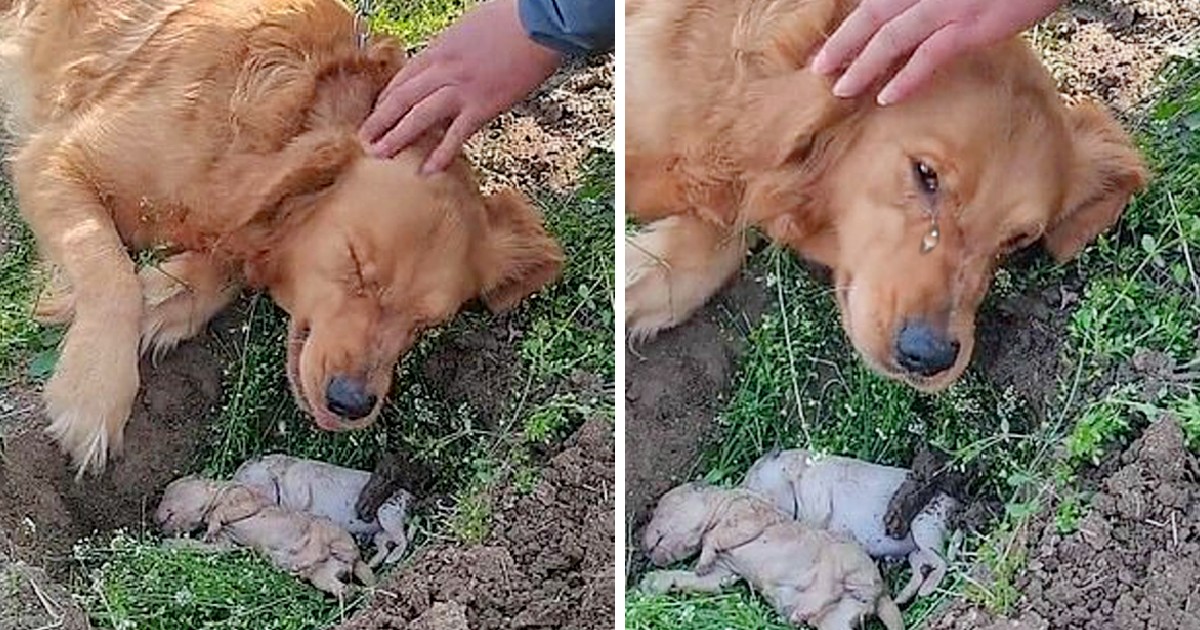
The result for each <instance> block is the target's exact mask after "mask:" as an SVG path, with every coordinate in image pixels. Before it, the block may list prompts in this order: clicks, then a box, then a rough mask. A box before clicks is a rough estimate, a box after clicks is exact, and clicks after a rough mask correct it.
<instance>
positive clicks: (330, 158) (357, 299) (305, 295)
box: [231, 131, 562, 430]
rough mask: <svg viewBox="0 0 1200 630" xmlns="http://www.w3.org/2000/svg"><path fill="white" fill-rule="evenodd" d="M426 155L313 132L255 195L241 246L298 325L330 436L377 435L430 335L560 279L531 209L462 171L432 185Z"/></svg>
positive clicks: (295, 383)
mask: <svg viewBox="0 0 1200 630" xmlns="http://www.w3.org/2000/svg"><path fill="white" fill-rule="evenodd" d="M422 155H423V154H419V152H417V151H410V152H406V153H404V154H402V155H400V156H398V157H397V158H396V159H394V160H387V161H384V160H375V159H370V158H368V157H367V156H366V155H365V154H364V152H363V149H362V147H361V146H360V144H359V143H358V142H357V140H356V139H355V138H354V137H353V135H352V134H350V133H346V132H345V131H342V132H337V131H327V132H320V131H314V132H310V133H309V134H306V136H302V137H301V138H299V139H297V140H296V141H295V142H293V143H292V145H291V146H289V147H287V148H286V149H285V150H284V151H283V152H281V154H280V155H279V156H277V157H274V158H273V160H274V164H275V166H274V167H273V168H272V169H266V170H265V171H264V175H263V176H262V177H261V178H260V179H261V181H258V182H257V183H255V184H253V185H252V186H250V188H249V190H247V191H246V194H244V195H243V197H244V198H248V199H250V200H251V201H249V202H248V203H250V204H251V207H252V208H255V210H254V211H253V215H252V217H251V218H250V219H249V220H248V221H247V224H246V225H245V226H243V227H242V228H241V229H240V230H238V238H237V241H238V242H237V243H233V244H231V247H232V248H233V249H234V250H235V251H236V252H237V253H238V255H239V256H240V257H241V258H242V259H244V260H245V261H246V275H247V277H248V279H249V280H250V282H251V284H254V285H257V286H261V287H264V288H265V289H267V290H268V291H269V292H270V294H271V296H272V298H274V300H275V301H276V302H277V303H278V304H279V305H280V306H281V307H282V308H283V309H284V310H285V311H287V313H288V315H289V316H290V323H289V334H288V344H287V345H288V348H287V367H288V378H289V380H290V382H291V385H292V389H293V392H294V393H295V396H296V399H297V401H298V403H299V404H300V406H301V407H302V408H304V409H305V410H306V411H308V412H309V413H311V414H312V416H313V417H314V419H315V421H316V423H317V424H318V425H319V426H320V427H322V428H324V429H328V430H344V429H354V428H361V427H364V426H367V425H369V424H370V423H371V422H373V421H374V419H375V418H376V417H377V416H378V414H379V411H380V409H381V408H382V405H383V400H384V397H385V396H386V394H387V393H388V389H389V387H390V385H391V381H392V376H393V373H394V371H395V366H396V363H397V361H398V360H399V359H400V357H401V356H402V355H403V354H404V353H405V352H406V351H407V350H409V349H410V348H411V347H412V345H413V344H414V343H415V342H416V340H417V338H418V337H419V335H420V334H421V332H422V331H424V330H426V329H428V328H431V327H434V326H437V325H439V324H441V323H443V322H445V321H447V320H448V319H450V318H451V316H453V315H454V314H455V313H456V312H457V311H458V310H459V309H460V308H461V307H462V306H463V304H464V303H466V302H468V301H470V300H473V299H476V298H479V299H480V300H482V302H483V303H485V304H486V305H487V306H488V307H489V308H491V309H492V310H493V311H502V310H505V309H508V308H511V307H513V306H514V305H516V304H517V303H518V302H519V301H520V300H522V299H523V298H525V297H526V296H528V295H529V294H531V293H533V292H534V291H537V290H538V289H540V288H541V287H543V286H544V285H546V284H547V283H549V282H550V281H552V280H553V279H554V278H555V277H556V276H557V274H558V272H559V270H560V268H561V265H562V252H561V249H560V248H559V246H558V245H557V243H555V241H554V240H553V239H552V238H550V237H549V236H548V235H547V234H546V232H545V230H544V229H543V227H542V223H541V216H540V215H539V213H538V212H537V211H536V210H535V208H534V207H533V205H532V204H531V203H530V202H529V201H528V200H526V199H525V198H524V197H522V196H520V195H519V194H517V193H515V192H502V193H499V194H495V195H492V196H490V197H486V198H485V197H484V196H483V195H482V194H481V193H480V191H479V189H478V188H477V187H476V185H475V183H474V180H473V177H472V175H471V173H470V171H469V169H468V167H467V166H466V165H465V163H462V162H461V161H460V163H458V164H455V165H454V166H453V167H452V168H451V169H449V170H447V171H446V172H444V173H441V174H436V175H431V176H421V175H419V174H418V168H419V166H420V163H421V158H422Z"/></svg>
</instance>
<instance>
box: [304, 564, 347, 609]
mask: <svg viewBox="0 0 1200 630" xmlns="http://www.w3.org/2000/svg"><path fill="white" fill-rule="evenodd" d="M348 573H349V570H348V568H347V567H346V565H345V564H343V563H341V562H338V561H337V560H334V559H333V558H329V559H327V560H325V561H324V562H321V563H320V564H317V565H316V566H314V567H313V568H312V569H311V570H310V571H309V572H308V575H307V576H305V577H307V578H308V581H309V582H310V583H311V584H312V585H313V586H315V587H316V588H317V590H320V591H324V592H326V593H329V594H330V595H333V596H334V597H337V598H338V600H339V601H340V600H341V599H343V598H345V597H346V591H347V588H348V586H347V584H346V583H345V582H343V581H342V576H345V575H347V574H348Z"/></svg>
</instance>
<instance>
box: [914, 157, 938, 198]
mask: <svg viewBox="0 0 1200 630" xmlns="http://www.w3.org/2000/svg"><path fill="white" fill-rule="evenodd" d="M912 168H913V179H915V180H916V182H917V187H918V188H920V189H921V192H923V193H925V194H926V195H930V196H932V195H934V194H936V193H937V191H938V174H937V171H935V170H933V167H931V166H929V165H928V164H926V163H924V162H922V161H921V160H913V166H912Z"/></svg>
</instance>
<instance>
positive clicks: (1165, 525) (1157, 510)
mask: <svg viewBox="0 0 1200 630" xmlns="http://www.w3.org/2000/svg"><path fill="white" fill-rule="evenodd" d="M1110 459H1111V460H1113V461H1112V462H1110V465H1109V466H1102V467H1101V468H1100V469H1101V470H1104V469H1106V468H1108V469H1115V470H1111V472H1109V473H1107V474H1104V475H1103V477H1102V478H1101V479H1099V480H1097V486H1098V487H1097V494H1096V496H1095V497H1094V499H1093V501H1092V504H1091V509H1090V511H1089V513H1088V514H1087V516H1086V517H1084V519H1083V520H1082V521H1081V522H1080V523H1079V528H1078V531H1076V532H1075V533H1071V534H1068V535H1062V534H1060V533H1058V530H1057V528H1056V525H1055V523H1054V519H1053V511H1049V512H1047V515H1046V516H1043V517H1042V518H1041V519H1040V520H1039V521H1037V522H1036V523H1034V524H1033V525H1032V526H1031V528H1030V530H1029V536H1028V537H1027V538H1026V539H1025V540H1024V541H1023V542H1024V545H1025V549H1024V551H1025V552H1026V553H1027V554H1028V557H1029V566H1028V569H1027V571H1026V572H1025V574H1023V575H1022V576H1021V577H1020V578H1019V581H1018V583H1017V587H1018V588H1019V589H1020V591H1021V592H1022V594H1023V595H1022V598H1021V601H1020V602H1019V603H1018V604H1017V609H1018V610H1020V611H1021V613H1020V619H1018V620H1017V623H1019V624H1024V625H1017V626H1014V625H1006V624H1013V623H1014V622H1012V621H1009V620H1003V619H994V618H992V617H990V616H989V615H987V614H986V613H983V612H981V611H978V610H972V609H968V608H966V607H964V606H962V605H960V606H959V607H957V608H955V609H952V610H951V611H949V612H948V613H947V614H945V615H944V616H943V617H942V618H941V619H939V620H938V621H937V622H936V623H935V624H934V625H933V626H931V627H933V628H936V629H945V630H960V629H961V630H966V629H967V628H971V629H974V628H983V627H994V628H1009V627H1025V628H1031V629H1042V628H1064V629H1073V628H1079V629H1081V630H1083V629H1086V630H1140V629H1143V628H1144V629H1147V630H1150V629H1154V630H1160V629H1161V630H1168V629H1170V630H1175V629H1178V630H1184V629H1192V628H1200V484H1198V483H1197V474H1198V473H1200V467H1197V461H1196V459H1195V458H1194V457H1193V456H1192V455H1191V454H1190V453H1189V452H1188V450H1187V448H1186V445H1185V441H1184V435H1183V430H1182V429H1181V428H1180V427H1179V425H1178V424H1177V423H1176V422H1175V421H1173V420H1171V419H1165V420H1161V421H1158V422H1155V423H1154V424H1152V425H1150V427H1149V428H1147V429H1146V431H1145V433H1143V434H1142V437H1141V438H1139V439H1138V440H1137V441H1135V442H1134V443H1133V444H1132V445H1131V446H1130V447H1129V448H1128V449H1127V450H1126V451H1125V452H1124V454H1113V455H1112V456H1111V457H1110ZM1017 551H1020V550H1017ZM993 624H994V625H993Z"/></svg>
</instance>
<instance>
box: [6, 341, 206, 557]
mask: <svg viewBox="0 0 1200 630" xmlns="http://www.w3.org/2000/svg"><path fill="white" fill-rule="evenodd" d="M142 375H143V383H142V393H141V395H140V396H139V397H138V400H137V402H136V403H135V405H134V410H133V416H132V418H131V419H130V422H129V425H128V426H127V427H126V429H125V445H126V453H125V457H124V458H122V459H120V460H116V461H115V462H112V463H111V464H110V465H109V466H108V468H107V469H106V471H105V472H104V474H103V475H102V476H100V477H85V478H84V479H83V480H81V481H78V482H76V481H75V479H74V472H73V470H72V469H71V468H70V466H69V462H68V461H67V458H66V456H65V455H63V454H61V453H60V452H59V450H58V448H57V447H56V446H55V445H54V444H53V443H52V442H51V440H50V439H49V438H48V437H47V436H46V435H45V434H44V433H43V432H42V431H41V427H42V424H43V421H42V419H41V417H40V406H37V405H35V404H33V401H36V398H35V397H34V396H33V395H32V393H31V392H28V391H20V393H18V391H17V390H14V391H11V392H10V393H8V394H7V395H6V397H11V398H15V399H18V400H22V401H26V403H27V406H25V407H24V409H25V410H26V411H27V412H30V413H29V415H25V416H24V417H23V418H22V419H21V420H20V421H14V422H13V424H11V425H9V427H8V429H7V431H8V432H7V433H6V434H5V437H4V457H3V460H2V462H0V533H7V535H8V537H9V538H10V539H11V541H12V543H13V545H14V548H15V554H14V555H15V557H16V558H18V559H21V560H25V561H27V562H30V563H33V564H39V565H42V566H44V567H45V568H46V569H47V570H48V571H49V572H50V573H51V574H52V575H55V576H61V575H62V574H63V573H64V572H65V570H66V568H67V564H66V561H67V560H69V559H70V558H69V556H70V552H71V548H72V546H73V545H74V544H75V542H76V541H77V540H79V539H80V538H83V537H87V536H90V535H92V534H93V533H95V532H98V531H99V532H108V531H111V530H113V529H117V528H122V527H128V528H132V529H139V530H140V529H141V528H142V526H143V525H144V524H145V523H146V522H147V519H146V515H147V514H148V513H150V512H151V511H152V510H153V509H154V506H155V504H156V502H157V496H158V493H159V492H160V491H161V490H162V488H163V487H164V486H166V484H167V483H169V482H170V481H171V480H172V479H174V478H175V477H178V476H179V475H180V473H181V471H182V469H183V468H185V467H186V466H187V465H188V464H189V463H190V462H191V461H192V458H193V456H194V454H195V449H196V448H197V446H198V445H199V444H200V442H201V437H202V434H203V432H204V430H205V427H206V426H207V419H208V418H209V417H211V412H212V410H213V409H214V408H215V406H216V404H217V403H218V402H219V400H220V395H221V391H220V383H221V366H220V364H219V362H218V360H217V357H216V355H215V354H214V352H213V351H211V350H209V349H208V348H207V347H205V346H204V345H202V344H198V343H191V344H185V345H184V346H182V347H180V348H179V349H178V350H176V351H175V352H172V353H169V354H168V355H167V356H166V357H164V358H163V359H162V360H161V361H160V362H159V364H158V365H157V366H150V365H148V364H146V365H143V367H142Z"/></svg>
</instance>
